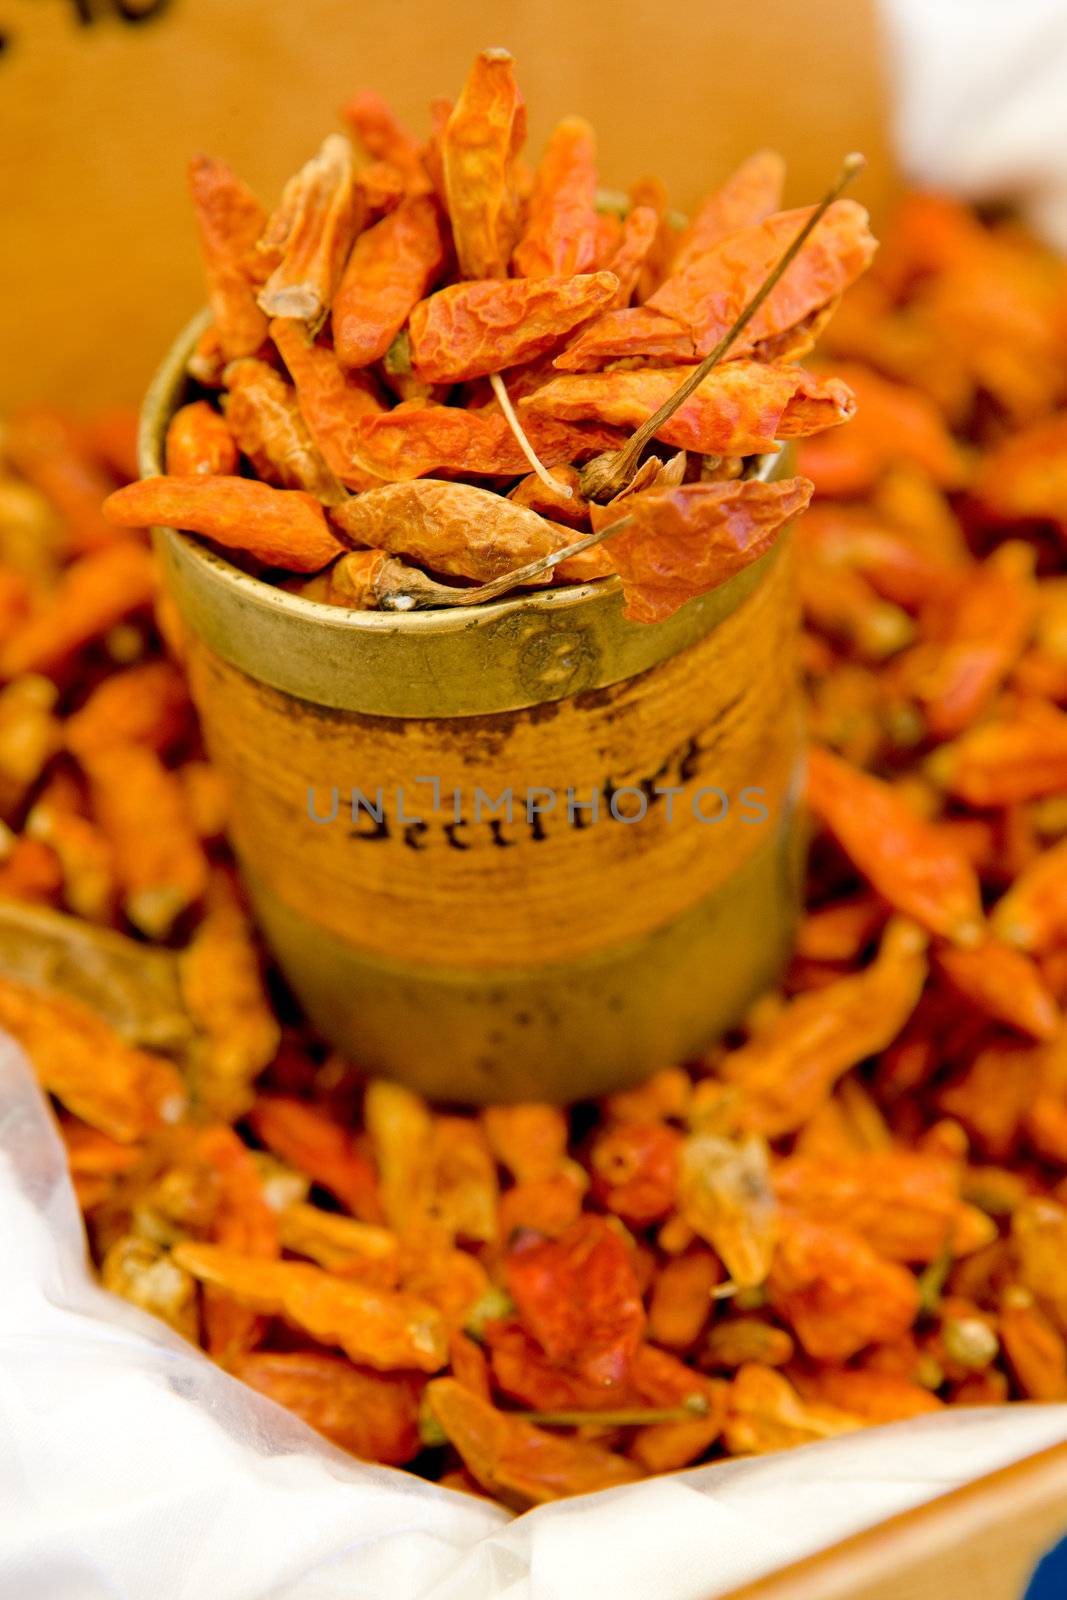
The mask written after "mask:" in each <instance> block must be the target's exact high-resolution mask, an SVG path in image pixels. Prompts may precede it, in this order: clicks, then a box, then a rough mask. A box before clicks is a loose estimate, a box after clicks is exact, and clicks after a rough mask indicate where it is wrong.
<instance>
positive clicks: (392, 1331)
mask: <svg viewBox="0 0 1067 1600" xmlns="http://www.w3.org/2000/svg"><path fill="white" fill-rule="evenodd" d="M173 1259H174V1260H175V1262H176V1263H177V1264H178V1266H180V1267H182V1268H184V1270H185V1271H186V1272H191V1273H192V1275H193V1277H194V1278H198V1279H199V1280H200V1282H201V1283H206V1284H211V1285H213V1286H215V1287H216V1288H218V1289H221V1290H223V1291H224V1292H225V1293H226V1294H228V1295H232V1296H233V1298H234V1299H235V1300H237V1301H239V1302H240V1303H241V1304H242V1305H246V1306H248V1307H249V1309H250V1310H252V1311H262V1312H264V1313H266V1314H267V1315H285V1316H286V1317H288V1318H289V1320H290V1321H292V1322H294V1323H295V1324H296V1325H297V1327H299V1328H303V1329H304V1330H305V1332H307V1333H309V1334H310V1335H311V1337H312V1338H313V1339H317V1340H318V1341H319V1343H320V1344H327V1345H339V1346H340V1347H341V1349H342V1350H344V1352H345V1354H346V1355H347V1356H349V1357H350V1358H351V1360H353V1361H355V1362H356V1363H357V1364H362V1365H363V1366H369V1367H374V1368H375V1369H377V1370H379V1371H383V1372H390V1371H395V1370H401V1369H404V1368H416V1369H418V1370H419V1371H420V1372H437V1371H439V1370H440V1368H441V1367H443V1366H444V1364H445V1360H446V1358H447V1355H448V1336H447V1332H446V1329H445V1324H444V1319H443V1318H442V1317H441V1314H440V1312H438V1311H437V1310H436V1309H435V1308H434V1307H433V1306H432V1305H430V1304H429V1303H428V1302H427V1301H425V1300H421V1299H419V1298H418V1297H417V1296H416V1295H411V1294H404V1293H401V1292H399V1291H393V1290H388V1289H373V1288H370V1287H368V1286H366V1285H364V1284H358V1283H354V1282H352V1281H351V1280H350V1279H347V1278H346V1279H342V1278H335V1277H333V1276H331V1274H330V1273H328V1272H323V1271H321V1269H320V1268H318V1267H309V1266H306V1265H305V1264H304V1263H303V1262H297V1261H278V1262H274V1261H263V1260H258V1259H256V1258H254V1257H252V1256H248V1255H245V1254H243V1253H242V1252H240V1251H237V1250H226V1249H223V1248H221V1247H219V1246H217V1245H208V1244H179V1245H176V1246H175V1248H174V1251H173Z"/></svg>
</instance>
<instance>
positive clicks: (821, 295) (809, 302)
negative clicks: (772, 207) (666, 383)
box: [556, 200, 874, 372]
mask: <svg viewBox="0 0 1067 1600" xmlns="http://www.w3.org/2000/svg"><path fill="white" fill-rule="evenodd" d="M805 215H806V214H805V213H804V212H802V211H781V212H779V213H778V214H777V215H776V216H774V217H769V218H767V219H766V220H765V221H763V222H760V223H757V224H755V225H754V226H753V227H751V228H743V229H740V230H739V231H737V232H735V233H733V234H730V235H729V236H728V237H726V238H724V239H722V240H721V241H720V242H719V243H718V244H717V245H714V246H712V247H711V248H710V249H708V250H706V251H702V252H701V254H700V255H699V256H698V257H697V258H696V259H695V260H693V261H691V262H690V263H689V265H688V266H687V267H686V268H685V269H684V270H683V271H682V272H680V273H677V274H672V275H671V276H670V277H668V278H667V279H666V280H665V281H664V283H662V284H661V285H660V287H659V288H658V289H657V290H656V292H655V293H654V294H653V295H651V296H650V297H649V299H648V300H647V301H646V303H645V305H644V306H642V307H641V308H640V309H639V310H632V311H613V312H608V313H607V314H606V315H605V316H603V317H601V318H600V320H599V321H598V322H596V323H594V324H593V325H592V326H591V327H590V328H589V330H588V331H587V332H586V333H583V334H582V335H580V337H579V338H578V340H577V341H576V342H575V344H574V345H572V346H571V347H570V348H569V349H568V350H567V351H566V352H565V353H564V355H563V356H561V357H558V358H557V360H556V366H557V367H559V368H560V369H561V370H562V371H565V372H585V371H589V370H591V369H595V368H596V367H598V366H601V365H603V364H604V363H605V362H606V361H610V360H618V359H619V358H620V357H623V356H642V357H644V358H645V359H646V360H655V361H664V360H667V361H671V360H673V361H683V362H684V361H691V360H693V359H694V358H699V357H701V356H704V355H707V353H708V352H709V351H710V350H711V349H712V348H713V347H714V346H715V344H716V343H717V342H718V341H719V339H721V338H722V336H723V334H724V333H725V332H726V331H727V329H728V328H729V327H730V325H731V324H732V323H733V322H734V320H735V319H736V317H737V316H738V314H739V313H740V311H741V309H742V307H743V306H744V305H745V304H746V303H747V302H748V301H749V300H751V298H752V296H753V293H754V291H755V290H756V288H757V287H758V285H759V284H760V283H761V282H762V281H763V279H764V278H766V277H767V275H768V273H769V272H770V270H771V268H772V267H773V265H774V263H775V262H776V261H777V260H778V258H779V257H780V256H781V255H782V253H783V251H784V250H785V248H786V246H787V245H788V243H789V242H790V240H791V239H792V238H793V237H794V235H795V234H796V232H797V229H798V227H799V226H800V225H801V224H802V223H803V222H804V220H805ZM873 251H874V240H873V239H872V237H871V234H870V232H869V231H868V228H867V213H866V212H865V211H864V209H863V207H862V206H858V205H857V204H856V203H855V201H852V200H837V201H835V202H834V204H833V205H832V206H831V207H830V209H829V211H828V212H827V214H826V216H825V217H824V218H823V219H822V221H821V222H820V223H819V224H818V226H817V227H816V230H815V232H814V233H813V235H812V236H811V238H810V239H809V241H808V242H807V244H806V245H805V246H804V248H803V249H802V251H801V253H800V256H799V258H798V260H797V262H796V264H795V266H794V267H793V269H792V270H791V271H790V272H787V274H786V275H785V277H784V278H783V279H782V281H781V283H780V284H779V285H778V286H777V287H776V288H775V289H774V290H772V291H771V294H770V296H769V297H768V299H767V300H766V302H765V303H764V305H763V307H762V308H761V309H760V311H758V312H757V314H756V316H755V317H754V318H753V319H752V321H751V322H750V323H749V325H748V327H747V329H746V330H745V332H744V334H743V335H741V337H740V338H739V339H738V341H737V342H736V343H735V345H734V348H733V354H734V355H735V356H740V355H743V354H745V352H746V351H748V350H751V349H753V348H754V347H755V346H757V345H758V344H760V343H761V342H762V341H764V340H768V339H774V338H777V337H778V336H779V335H780V334H782V333H784V332H786V331H787V330H789V329H790V328H793V327H795V326H796V325H797V323H799V322H801V321H802V320H803V319H804V318H805V317H808V316H810V315H811V313H812V312H813V311H816V310H818V309H820V308H821V307H822V306H824V305H825V304H826V303H827V302H828V301H830V300H833V299H834V298H835V297H836V296H837V295H839V294H841V293H842V292H843V290H845V289H846V288H847V287H848V285H849V284H850V283H852V282H854V281H855V279H856V278H858V277H859V275H860V273H861V272H862V271H863V269H864V268H865V267H866V266H867V264H868V262H869V261H870V259H871V256H872V254H873Z"/></svg>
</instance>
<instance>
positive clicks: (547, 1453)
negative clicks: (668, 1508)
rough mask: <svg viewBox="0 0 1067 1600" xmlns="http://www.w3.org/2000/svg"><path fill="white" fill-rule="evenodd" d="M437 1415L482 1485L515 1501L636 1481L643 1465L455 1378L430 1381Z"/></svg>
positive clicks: (537, 1500) (538, 1500) (533, 1502)
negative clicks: (523, 1414)
mask: <svg viewBox="0 0 1067 1600" xmlns="http://www.w3.org/2000/svg"><path fill="white" fill-rule="evenodd" d="M426 1400H427V1403H428V1405H429V1407H430V1409H431V1411H432V1413H433V1416H434V1418H435V1420H436V1421H437V1422H438V1423H439V1424H440V1426H441V1428H442V1429H443V1430H444V1432H445V1434H446V1435H447V1437H448V1439H449V1440H450V1441H451V1443H452V1444H453V1445H455V1447H456V1449H457V1450H458V1451H459V1453H460V1455H461V1456H462V1458H463V1461H464V1464H465V1465H466V1467H467V1469H468V1471H469V1472H470V1473H471V1474H472V1475H473V1476H474V1477H475V1478H476V1479H477V1481H478V1482H479V1483H480V1484H481V1485H482V1487H483V1488H484V1489H488V1490H489V1491H490V1492H491V1493H493V1494H496V1495H497V1496H498V1497H500V1498H501V1499H504V1500H505V1501H507V1502H509V1503H510V1504H512V1505H515V1506H516V1507H525V1506H530V1505H539V1504H541V1503H543V1502H545V1501H548V1500H556V1499H558V1498H559V1497H560V1496H561V1495H568V1494H588V1493H590V1492H591V1491H593V1490H595V1489H608V1488H612V1487H614V1486H615V1485H617V1484H622V1483H632V1482H633V1481H634V1480H635V1479H636V1478H639V1477H641V1475H642V1474H641V1471H640V1469H639V1468H638V1467H637V1466H635V1465H634V1463H633V1462H630V1461H627V1460H626V1459H625V1457H623V1456H619V1455H615V1454H614V1453H613V1452H612V1451H610V1450H605V1449H603V1448H602V1446H600V1445H596V1444H589V1443H587V1442H586V1441H585V1440H582V1439H566V1438H559V1437H557V1436H556V1435H554V1434H551V1433H548V1432H546V1431H545V1430H544V1429H542V1428H537V1427H534V1426H533V1424H532V1423H529V1422H523V1421H521V1420H520V1419H519V1418H517V1417H509V1416H508V1415H507V1414H506V1412H503V1411H497V1410H496V1408H495V1407H493V1406H491V1405H489V1404H488V1402H486V1401H485V1400H482V1399H480V1398H479V1396H477V1395H476V1394H474V1393H473V1392H472V1391H471V1390H470V1389H466V1388H464V1386H463V1385H462V1384H461V1383H457V1382H456V1380H455V1379H454V1378H437V1379H435V1380H434V1381H433V1382H432V1383H429V1384H427V1386H426Z"/></svg>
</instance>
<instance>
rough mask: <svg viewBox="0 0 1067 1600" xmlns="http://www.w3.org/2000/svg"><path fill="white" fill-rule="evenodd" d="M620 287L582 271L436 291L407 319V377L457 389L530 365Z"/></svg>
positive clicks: (608, 275)
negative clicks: (492, 374) (410, 374)
mask: <svg viewBox="0 0 1067 1600" xmlns="http://www.w3.org/2000/svg"><path fill="white" fill-rule="evenodd" d="M618 288H619V280H618V279H617V278H616V276H615V274H614V273H613V272H586V273H580V274H578V275H577V276H575V277H570V278H565V277H548V276H545V275H541V276H539V277H536V278H502V279H492V278H490V279H487V280H483V281H479V282H476V283H456V284H453V285H452V286H451V288H447V289H439V290H438V291H437V293H436V294H433V295H431V296H430V298H429V299H428V300H420V302H419V304H418V305H417V306H416V307H415V309H414V310H413V311H412V313H411V321H410V324H409V336H410V340H411V368H412V371H413V372H414V374H415V376H416V377H417V378H419V379H421V380H422V382H423V383H459V382H461V381H462V380H464V379H467V378H478V377H482V376H483V375H484V374H485V373H488V372H500V371H502V370H503V369H505V368H507V367H513V366H517V365H518V364H519V363H520V362H523V361H530V360H532V359H533V358H534V357H535V356H539V355H543V354H544V353H545V352H546V351H548V350H551V349H552V347H553V345H556V344H558V343H559V341H560V340H561V339H562V338H564V337H565V336H566V335H567V334H568V333H569V332H570V330H571V329H572V328H574V327H575V326H576V325H577V324H578V323H580V322H585V321H587V320H588V318H589V317H590V316H592V315H593V314H595V313H596V312H597V311H599V310H600V309H601V308H602V307H604V306H606V305H609V304H610V303H611V301H612V300H613V299H614V298H615V295H616V294H617V293H618ZM674 387H677V385H675V386H674ZM642 420H643V418H642Z"/></svg>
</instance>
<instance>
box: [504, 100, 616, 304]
mask: <svg viewBox="0 0 1067 1600" xmlns="http://www.w3.org/2000/svg"><path fill="white" fill-rule="evenodd" d="M596 187H597V173H596V137H595V135H594V133H593V130H592V128H591V127H590V126H589V124H588V122H586V121H584V120H583V119H582V118H581V117H564V119H563V121H562V122H560V123H558V124H557V126H556V127H555V128H554V129H553V131H552V134H551V136H550V138H549V141H548V145H547V146H546V149H545V153H544V155H543V157H542V158H541V165H540V166H539V167H538V169H537V175H536V177H535V179H534V186H533V193H532V194H531V196H530V201H529V205H528V207H527V210H526V219H525V226H524V229H523V234H522V238H521V239H520V240H519V242H518V244H517V245H516V247H515V251H514V254H513V256H512V267H513V269H514V271H515V272H516V274H517V275H518V276H519V277H522V278H551V277H569V276H570V275H571V274H573V273H576V272H577V273H581V272H591V271H592V270H593V267H594V266H595V264H596V260H597V214H596V204H595V201H596ZM592 309H594V308H592V307H591V308H590V310H592Z"/></svg>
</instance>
